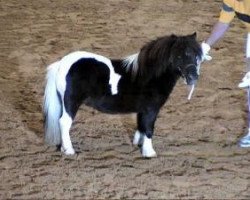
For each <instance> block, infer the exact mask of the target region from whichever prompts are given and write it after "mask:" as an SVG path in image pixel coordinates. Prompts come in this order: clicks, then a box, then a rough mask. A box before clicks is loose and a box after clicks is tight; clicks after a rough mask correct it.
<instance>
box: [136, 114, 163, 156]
mask: <svg viewBox="0 0 250 200" xmlns="http://www.w3.org/2000/svg"><path fill="white" fill-rule="evenodd" d="M157 114H158V111H157V110H151V111H148V112H145V113H138V115H137V123H138V131H137V132H136V134H135V137H134V144H135V143H136V142H137V145H141V150H142V156H143V157H147V158H151V157H156V156H157V154H156V152H155V150H154V148H153V144H152V137H153V132H154V124H155V120H156V116H157ZM138 138H139V139H138Z"/></svg>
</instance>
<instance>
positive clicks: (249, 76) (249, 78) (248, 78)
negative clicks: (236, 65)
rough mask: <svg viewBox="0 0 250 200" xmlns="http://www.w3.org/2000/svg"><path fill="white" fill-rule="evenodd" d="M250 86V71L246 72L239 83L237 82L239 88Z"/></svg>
mask: <svg viewBox="0 0 250 200" xmlns="http://www.w3.org/2000/svg"><path fill="white" fill-rule="evenodd" d="M249 86H250V71H249V72H247V73H246V75H245V76H244V78H243V79H242V81H241V83H239V85H238V87H239V88H246V87H249Z"/></svg>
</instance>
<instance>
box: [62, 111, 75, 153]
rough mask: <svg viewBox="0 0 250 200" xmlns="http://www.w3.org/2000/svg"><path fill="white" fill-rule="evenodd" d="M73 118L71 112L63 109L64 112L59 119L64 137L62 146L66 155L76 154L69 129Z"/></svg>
mask: <svg viewBox="0 0 250 200" xmlns="http://www.w3.org/2000/svg"><path fill="white" fill-rule="evenodd" d="M72 121H73V120H72V118H71V117H70V116H69V114H68V113H67V112H66V111H65V109H63V114H62V116H61V118H60V119H59V124H60V129H61V137H62V138H61V139H62V146H61V151H62V152H63V153H65V154H66V155H73V154H75V150H74V148H73V146H72V142H71V140H70V135H69V130H70V127H71V125H72Z"/></svg>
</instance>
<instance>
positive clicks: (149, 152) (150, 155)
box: [142, 149, 157, 158]
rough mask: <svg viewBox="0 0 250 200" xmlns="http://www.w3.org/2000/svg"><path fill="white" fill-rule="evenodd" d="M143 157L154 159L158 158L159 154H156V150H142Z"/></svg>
mask: <svg viewBox="0 0 250 200" xmlns="http://www.w3.org/2000/svg"><path fill="white" fill-rule="evenodd" d="M142 156H143V157H144V158H154V157H157V154H156V152H155V150H153V149H151V150H149V149H146V150H145V149H144V150H143V149H142Z"/></svg>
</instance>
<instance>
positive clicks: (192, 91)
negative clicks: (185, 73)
mask: <svg viewBox="0 0 250 200" xmlns="http://www.w3.org/2000/svg"><path fill="white" fill-rule="evenodd" d="M194 88H195V85H194V84H193V85H192V86H191V89H190V91H189V94H188V100H190V99H191V98H192V95H193V93H194Z"/></svg>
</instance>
